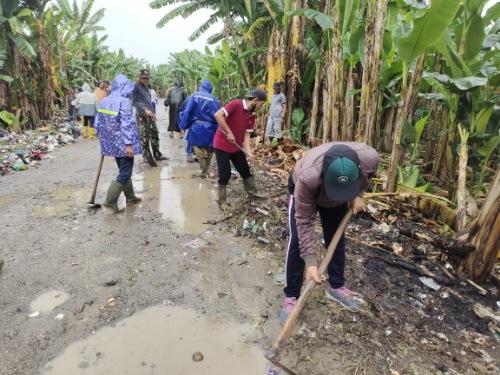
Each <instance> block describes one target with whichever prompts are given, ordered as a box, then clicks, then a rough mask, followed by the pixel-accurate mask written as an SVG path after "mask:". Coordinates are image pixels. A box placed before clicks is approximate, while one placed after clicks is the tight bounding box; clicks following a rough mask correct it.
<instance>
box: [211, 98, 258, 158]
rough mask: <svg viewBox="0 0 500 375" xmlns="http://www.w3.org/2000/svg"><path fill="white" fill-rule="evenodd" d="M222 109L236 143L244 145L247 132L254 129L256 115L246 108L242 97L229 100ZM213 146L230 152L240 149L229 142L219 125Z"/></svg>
mask: <svg viewBox="0 0 500 375" xmlns="http://www.w3.org/2000/svg"><path fill="white" fill-rule="evenodd" d="M222 110H223V111H224V113H225V115H226V116H225V117H226V122H227V125H228V126H229V129H231V131H232V132H233V134H234V138H235V139H236V143H237V144H238V145H240V147H243V141H244V139H245V133H246V132H252V131H253V129H254V126H255V115H254V114H253V113H252V112H249V111H247V110H245V108H244V106H243V100H241V99H236V100H233V101H231V102H229V103H228V104H226V106H225V107H223V108H222ZM213 146H214V148H215V149H217V150H222V151H226V152H229V153H230V154H233V153H235V152H238V151H240V149H239V148H238V147H236V146H235V145H233V144H231V143H229V141H228V140H227V138H226V136H225V135H224V133H223V132H222V130H221V128H220V127H218V128H217V131H216V132H215V137H214V143H213Z"/></svg>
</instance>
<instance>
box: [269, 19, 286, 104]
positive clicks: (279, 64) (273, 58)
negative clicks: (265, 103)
mask: <svg viewBox="0 0 500 375" xmlns="http://www.w3.org/2000/svg"><path fill="white" fill-rule="evenodd" d="M284 51H285V35H284V33H283V29H282V28H281V27H279V26H277V25H274V26H273V29H272V31H271V37H270V38H269V48H268V50H267V57H266V65H267V96H268V100H270V99H271V96H272V95H273V92H274V91H273V84H274V82H283V81H284V79H285V53H284Z"/></svg>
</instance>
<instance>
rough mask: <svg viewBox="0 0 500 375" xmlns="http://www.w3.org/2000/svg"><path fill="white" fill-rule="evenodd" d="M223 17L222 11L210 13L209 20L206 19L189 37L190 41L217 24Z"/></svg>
mask: <svg viewBox="0 0 500 375" xmlns="http://www.w3.org/2000/svg"><path fill="white" fill-rule="evenodd" d="M221 18H222V14H221V12H215V13H213V14H211V15H210V17H209V18H208V20H206V21H205V22H204V23H202V24H201V25H200V26H199V27H198V28H197V29H196V30H195V31H194V32H193V33H192V34H191V35H190V36H189V38H188V40H189V41H190V42H192V41H194V40H196V39H198V38H199V37H200V36H201V34H203V33H204V32H205V31H207V30H208V29H209V28H210V27H212V26H213V25H215V24H216V23H217V22H218V21H219V20H220V19H221Z"/></svg>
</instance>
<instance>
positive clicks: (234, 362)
mask: <svg viewBox="0 0 500 375" xmlns="http://www.w3.org/2000/svg"><path fill="white" fill-rule="evenodd" d="M251 330H252V325H249V324H238V323H234V322H230V321H226V320H222V319H220V318H217V317H207V316H205V315H202V314H200V313H197V312H196V311H193V310H188V309H183V308H179V307H173V306H154V307H151V308H148V309H146V310H142V311H140V312H138V313H136V314H135V315H133V316H131V317H130V318H127V319H125V320H122V321H121V322H118V323H117V324H116V326H114V327H105V328H103V329H102V330H100V331H98V332H97V333H96V334H94V335H92V336H90V337H89V338H87V339H85V340H82V341H79V342H76V343H74V344H72V345H70V346H69V347H68V348H67V349H66V350H65V351H64V352H63V353H62V354H61V355H60V356H59V357H57V358H56V359H54V360H53V361H51V362H49V363H48V364H47V365H46V366H45V367H44V368H43V369H41V370H40V372H39V374H46V375H67V374H72V375H78V374H85V375H87V374H89V375H90V374H92V375H100V374H103V375H104V374H106V375H125V374H133V375H141V374H161V375H163V374H169V375H195V374H203V375H221V374H238V375H255V374H263V373H265V370H266V361H265V359H264V356H263V353H262V352H261V351H260V350H259V349H258V348H257V347H256V346H252V345H250V344H248V343H246V342H245V339H246V335H248V334H250V333H251ZM195 359H196V361H195Z"/></svg>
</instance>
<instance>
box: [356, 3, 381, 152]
mask: <svg viewBox="0 0 500 375" xmlns="http://www.w3.org/2000/svg"><path fill="white" fill-rule="evenodd" d="M387 2H388V0H369V2H368V10H367V20H366V28H365V35H366V37H365V65H364V69H363V82H362V87H361V103H360V106H359V120H358V129H357V132H356V139H357V140H358V141H360V142H365V143H367V144H369V145H373V144H374V142H375V127H376V124H377V112H378V111H377V108H378V102H379V87H378V86H379V78H380V60H381V52H382V45H383V40H384V30H385V19H386V14H387Z"/></svg>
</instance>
